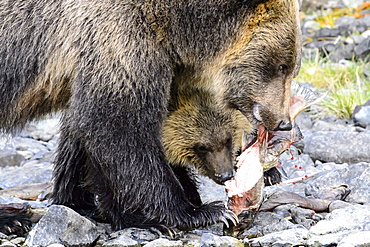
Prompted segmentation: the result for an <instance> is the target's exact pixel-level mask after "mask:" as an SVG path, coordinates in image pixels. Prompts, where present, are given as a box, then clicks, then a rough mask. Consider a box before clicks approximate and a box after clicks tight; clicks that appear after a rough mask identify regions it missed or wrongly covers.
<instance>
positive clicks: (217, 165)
mask: <svg viewBox="0 0 370 247" xmlns="http://www.w3.org/2000/svg"><path fill="white" fill-rule="evenodd" d="M178 100H179V101H178V102H177V104H178V105H177V108H176V109H175V110H172V111H170V112H169V115H168V118H167V119H166V120H165V121H164V123H163V128H162V143H163V147H164V151H165V154H166V157H167V160H168V161H169V162H170V163H171V164H172V165H181V166H186V167H189V166H191V167H195V168H196V169H197V171H198V172H199V173H200V174H202V175H204V176H208V177H209V178H211V179H212V180H214V181H215V182H217V183H219V184H223V182H225V181H226V180H229V179H231V178H232V177H233V176H234V173H235V167H234V165H235V157H234V154H235V153H236V152H237V151H238V150H239V148H240V145H241V139H242V129H248V130H250V129H251V127H250V125H249V123H248V121H246V119H245V117H244V116H243V115H242V114H240V112H238V111H236V110H228V109H223V108H220V107H219V106H218V105H217V104H216V103H215V98H214V96H213V95H211V94H210V93H209V92H206V91H203V90H192V89H189V88H188V89H186V90H184V91H181V92H180V97H179V98H178Z"/></svg>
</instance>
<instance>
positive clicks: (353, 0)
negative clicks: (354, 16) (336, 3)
mask: <svg viewBox="0 0 370 247" xmlns="http://www.w3.org/2000/svg"><path fill="white" fill-rule="evenodd" d="M342 2H343V3H344V4H345V6H347V7H349V8H357V7H358V6H360V5H361V4H363V3H364V2H365V0H342Z"/></svg>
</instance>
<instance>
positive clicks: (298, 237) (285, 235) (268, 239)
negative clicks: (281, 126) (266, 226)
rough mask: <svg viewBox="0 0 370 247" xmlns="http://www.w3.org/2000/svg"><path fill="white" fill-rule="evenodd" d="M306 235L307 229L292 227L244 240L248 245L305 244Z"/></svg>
mask: <svg viewBox="0 0 370 247" xmlns="http://www.w3.org/2000/svg"><path fill="white" fill-rule="evenodd" d="M307 236H308V230H307V229H305V228H303V227H294V228H292V229H287V230H284V231H280V232H274V233H270V234H267V235H265V236H263V237H259V238H253V239H251V240H247V239H245V240H244V241H245V242H246V243H248V244H249V245H248V246H300V245H304V244H305V242H306V240H305V239H306V238H307Z"/></svg>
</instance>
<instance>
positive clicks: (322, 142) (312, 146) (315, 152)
mask: <svg viewBox="0 0 370 247" xmlns="http://www.w3.org/2000/svg"><path fill="white" fill-rule="evenodd" d="M304 137H305V138H304V139H303V141H302V142H303V143H304V149H303V152H304V153H305V154H308V155H309V156H310V157H311V158H312V159H313V160H320V161H323V162H335V163H339V164H340V163H356V162H362V161H364V162H370V145H369V140H370V131H367V132H362V133H359V132H356V131H340V132H339V131H317V132H313V133H311V134H309V133H304Z"/></svg>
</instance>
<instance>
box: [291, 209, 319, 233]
mask: <svg viewBox="0 0 370 247" xmlns="http://www.w3.org/2000/svg"><path fill="white" fill-rule="evenodd" d="M290 212H291V217H292V220H293V222H294V223H296V224H299V225H302V226H304V227H305V228H306V229H310V228H311V226H313V225H315V224H316V223H317V222H318V221H320V220H322V217H320V215H319V214H316V213H315V211H313V210H311V209H306V208H300V207H291V209H290Z"/></svg>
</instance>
